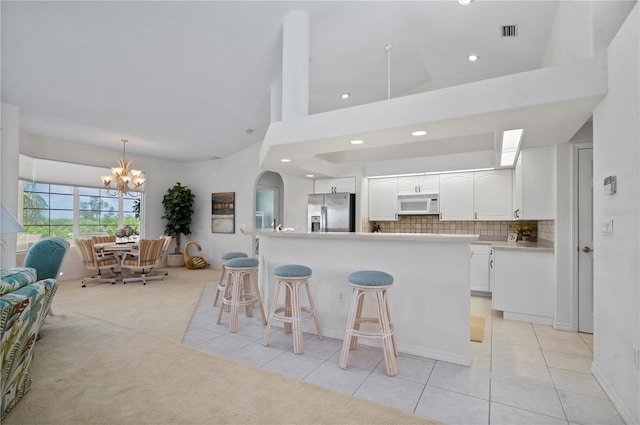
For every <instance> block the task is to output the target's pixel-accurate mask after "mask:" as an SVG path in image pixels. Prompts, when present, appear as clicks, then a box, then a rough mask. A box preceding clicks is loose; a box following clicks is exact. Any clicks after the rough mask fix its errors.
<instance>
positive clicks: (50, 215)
mask: <svg viewBox="0 0 640 425" xmlns="http://www.w3.org/2000/svg"><path fill="white" fill-rule="evenodd" d="M20 186H21V191H22V211H23V214H22V219H23V220H22V226H23V227H24V229H25V232H24V233H23V234H20V235H18V246H17V249H18V250H19V251H20V250H26V249H29V247H30V246H31V245H33V243H35V242H36V241H38V240H39V239H41V238H43V237H48V236H58V237H61V238H63V239H66V240H68V241H69V242H71V243H73V238H74V236H78V235H80V236H82V235H84V236H90V235H92V234H108V235H113V234H114V233H115V232H116V230H117V229H118V228H120V227H122V226H124V225H129V226H131V227H134V228H139V227H140V219H139V218H137V217H136V214H137V212H139V202H140V199H141V198H137V197H134V196H131V195H125V196H121V195H119V194H117V195H109V194H108V193H107V191H106V190H105V189H97V188H90V187H76V186H63V185H55V184H49V183H32V182H27V181H21V182H20Z"/></svg>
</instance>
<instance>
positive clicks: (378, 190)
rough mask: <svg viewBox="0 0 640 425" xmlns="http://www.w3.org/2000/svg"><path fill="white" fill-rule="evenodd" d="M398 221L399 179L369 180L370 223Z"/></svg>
mask: <svg viewBox="0 0 640 425" xmlns="http://www.w3.org/2000/svg"><path fill="white" fill-rule="evenodd" d="M397 219H398V179H397V178H396V177H389V178H379V179H369V221H375V220H380V221H395V220H397Z"/></svg>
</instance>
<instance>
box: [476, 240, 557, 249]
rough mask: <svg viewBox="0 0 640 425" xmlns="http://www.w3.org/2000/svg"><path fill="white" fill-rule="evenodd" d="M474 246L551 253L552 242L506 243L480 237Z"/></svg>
mask: <svg viewBox="0 0 640 425" xmlns="http://www.w3.org/2000/svg"><path fill="white" fill-rule="evenodd" d="M473 243H474V244H482V245H491V247H492V248H493V249H511V250H524V251H539V252H553V249H554V243H553V241H547V240H544V239H540V240H538V241H537V242H529V241H517V242H508V241H505V240H504V239H500V240H495V239H491V237H486V236H481V237H479V238H478V240H477V241H475V242H473Z"/></svg>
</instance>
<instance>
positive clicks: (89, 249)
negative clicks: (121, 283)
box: [74, 239, 118, 288]
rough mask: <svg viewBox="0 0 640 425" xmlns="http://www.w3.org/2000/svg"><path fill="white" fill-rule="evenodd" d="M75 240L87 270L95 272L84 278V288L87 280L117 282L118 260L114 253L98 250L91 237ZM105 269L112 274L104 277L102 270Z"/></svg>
mask: <svg viewBox="0 0 640 425" xmlns="http://www.w3.org/2000/svg"><path fill="white" fill-rule="evenodd" d="M74 242H75V245H76V250H77V251H78V255H80V258H81V259H82V263H83V264H84V266H85V267H86V268H87V270H89V271H91V272H94V273H95V274H94V275H92V276H91V277H90V278H85V279H82V287H83V288H86V286H87V282H98V283H102V282H104V281H105V280H106V281H109V282H111V284H112V285H113V284H114V283H116V279H115V275H116V267H117V266H118V260H117V258H116V256H115V255H114V254H113V253H106V252H96V248H95V244H94V243H93V240H91V239H74ZM105 270H109V271H110V272H111V275H112V276H109V277H108V278H105V277H103V276H102V272H103V271H105Z"/></svg>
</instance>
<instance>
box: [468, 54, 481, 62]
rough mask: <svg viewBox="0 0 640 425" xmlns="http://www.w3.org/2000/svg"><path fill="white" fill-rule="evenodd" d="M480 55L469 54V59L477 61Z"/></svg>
mask: <svg viewBox="0 0 640 425" xmlns="http://www.w3.org/2000/svg"><path fill="white" fill-rule="evenodd" d="M479 58H480V57H479V56H478V55H469V60H470V61H471V62H475V61H477V60H478V59H479Z"/></svg>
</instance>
